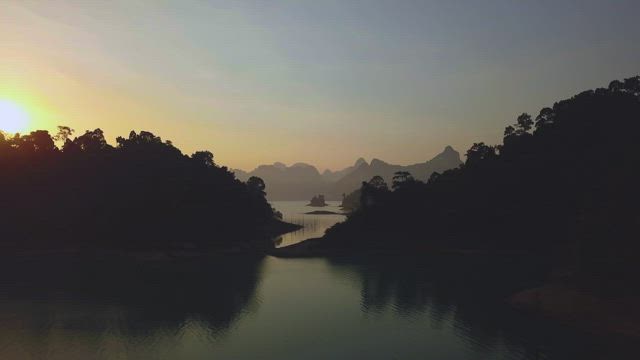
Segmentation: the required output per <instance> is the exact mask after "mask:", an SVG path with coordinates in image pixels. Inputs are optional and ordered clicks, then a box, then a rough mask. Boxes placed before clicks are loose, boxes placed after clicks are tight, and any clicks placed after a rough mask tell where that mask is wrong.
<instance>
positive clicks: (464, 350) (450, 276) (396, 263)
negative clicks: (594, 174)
mask: <svg viewBox="0 0 640 360" xmlns="http://www.w3.org/2000/svg"><path fill="white" fill-rule="evenodd" d="M276 207H279V208H280V209H284V207H282V206H281V204H276ZM290 208H291V209H294V208H295V206H294V205H293V204H292V205H291V207H290ZM297 213H298V210H294V214H285V219H286V218H287V217H288V216H289V217H290V218H292V217H293V216H294V215H295V214H297ZM295 216H302V215H300V214H298V215H295ZM304 219H305V220H304V221H310V222H314V221H316V220H314V219H313V218H309V217H307V216H304ZM322 219H325V218H321V219H317V223H318V224H320V225H317V227H316V228H315V230H312V231H309V232H307V234H313V235H312V237H314V236H317V235H318V234H320V230H319V229H320V228H322V227H324V226H326V224H327V222H328V221H329V220H326V221H327V222H325V220H322ZM320 235H321V234H320ZM301 237H302V235H296V237H291V238H290V239H289V240H287V241H298V240H299V239H300V238H301ZM283 241H284V240H283ZM528 262H529V260H528V259H523V258H520V259H517V258H514V259H479V258H477V257H468V258H465V257H451V258H446V259H443V258H433V259H429V258H425V257H413V256H401V257H400V256H376V257H364V256H363V257H350V258H331V259H325V258H318V259H278V258H273V257H268V256H267V257H262V256H255V257H253V256H246V255H244V256H240V255H235V256H225V257H211V258H207V259H198V260H186V259H179V260H171V261H148V262H134V261H128V260H118V261H114V260H113V259H108V260H107V259H67V260H64V261H62V260H61V259H58V260H42V259H40V260H38V259H24V260H18V259H13V260H11V261H3V262H1V263H0V359H10V360H12V359H21V360H22V359H54V360H55V359H64V360H69V359H83V360H84V359H181V360H182V359H280V360H283V359H441V360H446V359H452V360H454V359H455V360H458V359H461V360H462V359H473V360H476V359H487V360H489V359H491V360H494V359H526V360H528V359H587V360H588V359H623V358H629V359H637V358H638V357H637V355H638V354H637V353H636V354H635V355H636V356H631V355H630V354H632V352H634V351H636V350H635V348H636V346H635V344H634V343H633V342H628V341H626V340H624V339H606V340H603V339H602V338H601V337H598V336H593V335H590V334H587V333H582V332H580V331H577V330H575V329H573V328H571V327H569V326H563V325H559V324H556V323H554V322H548V321H544V320H539V319H536V318H533V317H531V316H528V315H526V314H522V313H519V312H517V311H514V310H512V309H510V308H509V307H508V306H506V305H505V304H504V302H503V300H504V298H505V297H506V296H507V295H508V294H510V293H512V292H513V291H515V290H517V289H520V288H522V287H524V286H529V285H533V284H536V283H538V282H539V281H540V280H541V274H540V273H539V272H538V271H537V270H535V269H536V267H535V265H533V266H531V264H529V263H528ZM488 264H491V266H487V265H488ZM506 269H508V271H506ZM623 354H625V355H623ZM625 356H626V357H625Z"/></svg>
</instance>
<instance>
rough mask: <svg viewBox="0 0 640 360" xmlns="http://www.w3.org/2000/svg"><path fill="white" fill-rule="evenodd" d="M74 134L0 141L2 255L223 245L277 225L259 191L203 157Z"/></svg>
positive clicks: (147, 138) (159, 145)
mask: <svg viewBox="0 0 640 360" xmlns="http://www.w3.org/2000/svg"><path fill="white" fill-rule="evenodd" d="M72 133H73V130H71V129H69V128H68V127H60V131H59V133H58V134H57V135H56V136H53V137H52V136H50V135H49V133H48V132H47V131H34V132H32V133H30V134H29V135H22V136H20V135H19V134H16V135H15V136H8V135H6V134H2V133H0V172H1V176H0V227H1V228H2V241H1V242H0V243H1V244H0V245H1V246H2V247H4V248H21V249H77V248H100V247H107V248H114V247H115V248H123V249H125V248H126V249H167V248H182V249H184V248H188V249H200V248H211V247H226V246H230V245H234V246H235V245H238V244H239V242H240V241H241V240H240V239H242V241H246V240H247V239H252V240H253V239H256V238H261V237H266V236H265V235H266V233H267V230H266V229H267V228H268V227H269V226H270V224H271V223H272V222H273V221H274V211H273V209H272V208H271V206H270V205H269V203H267V201H266V200H265V193H264V183H263V182H262V181H261V180H260V179H258V178H254V179H250V181H248V182H247V183H246V184H245V183H243V182H241V181H239V180H237V179H236V178H235V176H234V175H233V173H231V172H230V171H228V170H227V168H226V167H220V166H218V165H216V164H215V163H214V161H213V155H212V154H211V153H210V152H208V151H201V152H196V153H195V154H193V155H192V156H186V155H184V154H182V153H181V152H180V150H179V149H177V148H176V147H175V146H173V145H172V144H171V142H169V141H164V142H163V141H162V140H161V139H160V137H157V136H155V135H153V134H152V133H150V132H145V131H143V132H141V133H139V134H137V133H135V132H133V131H132V132H131V133H130V134H129V137H128V138H123V137H119V138H118V139H117V145H116V146H115V147H114V146H111V145H109V144H108V143H107V141H106V140H105V138H104V135H103V132H102V130H100V129H96V130H94V131H87V132H86V133H84V134H83V135H81V136H78V137H75V138H74V139H71V135H72ZM56 142H57V143H58V144H61V146H60V147H57V146H56Z"/></svg>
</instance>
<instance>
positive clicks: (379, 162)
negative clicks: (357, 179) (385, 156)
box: [369, 159, 388, 166]
mask: <svg viewBox="0 0 640 360" xmlns="http://www.w3.org/2000/svg"><path fill="white" fill-rule="evenodd" d="M369 165H371V166H384V165H388V164H387V163H386V162H384V161H382V160H380V159H373V160H371V164H369Z"/></svg>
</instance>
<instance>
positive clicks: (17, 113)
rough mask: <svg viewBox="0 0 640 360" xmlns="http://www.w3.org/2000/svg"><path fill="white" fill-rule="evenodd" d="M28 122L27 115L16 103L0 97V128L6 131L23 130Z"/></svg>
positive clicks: (15, 131)
mask: <svg viewBox="0 0 640 360" xmlns="http://www.w3.org/2000/svg"><path fill="white" fill-rule="evenodd" d="M28 124H29V115H28V114H27V112H26V111H25V110H24V109H23V108H22V107H20V106H19V105H18V104H16V103H14V102H12V101H9V100H2V99H0V130H2V131H5V132H8V133H17V132H20V131H24V130H26V128H27V125H28Z"/></svg>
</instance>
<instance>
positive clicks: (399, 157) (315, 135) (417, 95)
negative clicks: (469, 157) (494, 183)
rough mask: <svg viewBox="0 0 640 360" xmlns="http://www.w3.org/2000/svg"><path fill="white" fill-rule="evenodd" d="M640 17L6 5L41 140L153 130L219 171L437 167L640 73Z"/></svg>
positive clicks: (290, 5)
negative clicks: (524, 119)
mask: <svg viewBox="0 0 640 360" xmlns="http://www.w3.org/2000/svg"><path fill="white" fill-rule="evenodd" d="M638 14H640V1H637V0H634V1H631V0H630V1H615V0H609V1H601V0H574V1H559V0H549V1H545V0H539V1H516V0H504V1H497V0H493V1H479V0H473V1H452V0H446V1H409V0H406V1H402V0H395V1H348V0H339V1H330V0H307V1H302V0H297V1H237V0H234V1H184V0H181V1H177V0H176V1H156V0H154V1H67V2H65V1H33V2H32V1H26V0H16V1H11V0H0V99H9V100H10V101H12V102H15V103H19V104H20V106H22V107H25V108H26V110H27V112H28V113H29V114H30V117H31V123H30V124H29V129H35V128H47V129H54V128H55V125H58V124H66V125H69V126H71V127H72V128H74V129H76V130H81V131H82V132H83V131H84V130H86V129H94V128H97V127H100V128H102V129H103V130H105V132H106V134H107V136H108V137H109V139H110V140H111V141H113V139H114V138H115V137H116V136H118V135H126V134H128V133H129V131H130V130H132V129H135V130H141V129H143V130H144V129H146V130H151V131H153V132H154V133H156V134H157V135H160V136H162V137H163V139H170V140H172V141H173V142H174V143H175V144H176V145H177V146H178V147H180V148H181V149H182V150H183V151H184V152H186V153H191V152H193V151H194V150H199V149H209V150H211V151H212V152H213V153H214V155H215V157H216V162H218V163H220V164H224V165H228V166H230V167H239V168H243V169H252V168H253V167H255V166H256V165H257V164H261V163H272V162H274V161H282V162H285V163H288V164H291V163H293V162H297V161H304V162H309V163H312V164H315V165H317V166H318V167H319V168H320V169H323V168H326V167H329V168H340V167H344V166H346V165H350V164H352V163H353V162H354V161H355V159H356V158H358V157H360V156H363V157H365V158H367V159H371V158H373V157H378V158H381V159H383V160H386V161H389V162H394V163H402V164H406V163H414V162H421V161H424V160H427V159H429V158H430V157H432V156H433V155H435V154H436V153H438V152H439V151H441V150H442V148H444V146H445V145H448V144H450V145H452V146H454V147H455V148H456V149H458V150H459V151H461V152H464V151H466V149H467V148H468V147H469V146H470V145H471V143H473V142H477V141H484V142H488V143H497V142H499V141H500V139H501V136H502V131H503V128H504V126H506V125H507V124H509V123H511V122H513V121H514V119H515V118H516V117H517V115H518V114H519V113H521V112H525V111H526V112H530V113H533V114H534V115H535V114H537V112H538V110H539V109H540V108H541V107H543V106H547V105H552V103H553V102H554V101H556V100H559V99H562V98H566V97H568V96H571V95H573V94H575V93H577V92H579V91H582V90H586V89H589V88H594V87H598V86H606V85H607V84H608V82H609V81H610V80H613V79H621V78H624V77H629V76H633V75H636V74H638V73H640V28H639V27H638Z"/></svg>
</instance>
